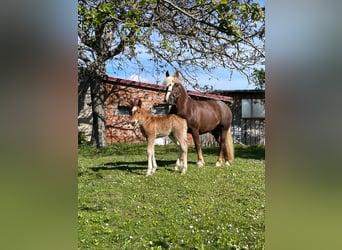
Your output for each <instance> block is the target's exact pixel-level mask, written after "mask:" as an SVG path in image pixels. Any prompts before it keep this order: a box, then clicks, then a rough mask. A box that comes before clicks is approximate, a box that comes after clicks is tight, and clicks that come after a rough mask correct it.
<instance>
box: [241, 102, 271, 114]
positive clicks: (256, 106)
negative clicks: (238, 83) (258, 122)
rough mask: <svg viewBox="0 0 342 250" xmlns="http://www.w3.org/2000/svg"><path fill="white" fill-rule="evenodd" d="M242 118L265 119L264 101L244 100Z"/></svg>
mask: <svg viewBox="0 0 342 250" xmlns="http://www.w3.org/2000/svg"><path fill="white" fill-rule="evenodd" d="M241 106H242V115H241V117H242V118H265V101H264V100H262V99H242V104H241Z"/></svg>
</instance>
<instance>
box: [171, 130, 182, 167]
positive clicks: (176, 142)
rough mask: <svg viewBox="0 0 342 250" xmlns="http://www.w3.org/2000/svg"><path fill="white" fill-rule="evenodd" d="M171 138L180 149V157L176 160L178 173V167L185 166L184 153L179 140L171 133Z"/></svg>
mask: <svg viewBox="0 0 342 250" xmlns="http://www.w3.org/2000/svg"><path fill="white" fill-rule="evenodd" d="M169 138H170V139H171V140H172V141H173V142H174V143H175V144H176V146H177V148H178V157H177V160H176V165H175V171H178V167H180V166H182V165H183V162H182V151H181V148H180V143H179V140H177V139H176V137H175V136H174V135H173V134H172V133H171V134H169Z"/></svg>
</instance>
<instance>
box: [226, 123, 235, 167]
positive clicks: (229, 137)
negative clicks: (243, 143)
mask: <svg viewBox="0 0 342 250" xmlns="http://www.w3.org/2000/svg"><path fill="white" fill-rule="evenodd" d="M226 149H227V154H228V161H229V164H231V163H232V162H233V160H234V143H233V135H232V130H231V127H229V129H228V131H227V137H226Z"/></svg>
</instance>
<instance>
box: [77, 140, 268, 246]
mask: <svg viewBox="0 0 342 250" xmlns="http://www.w3.org/2000/svg"><path fill="white" fill-rule="evenodd" d="M264 151H265V150H264V147H262V146H242V145H236V146H235V154H236V158H235V161H234V163H233V165H232V166H231V167H222V168H217V167H215V162H216V158H217V154H218V148H205V147H204V148H203V153H204V159H205V161H206V165H205V166H204V167H203V168H198V167H197V166H196V158H197V155H196V153H195V150H194V148H193V147H189V159H188V161H189V166H188V172H187V173H186V175H180V174H179V173H176V172H174V171H173V169H174V163H175V160H176V158H177V149H176V147H175V146H174V145H169V146H156V159H157V163H158V168H157V171H156V173H155V174H154V175H152V176H150V177H146V176H145V172H146V169H147V158H146V144H114V145H110V146H108V147H106V148H102V149H95V148H91V147H89V146H84V145H81V146H79V159H78V232H79V249H264V248H265V235H264V233H265V221H264V219H265V160H264Z"/></svg>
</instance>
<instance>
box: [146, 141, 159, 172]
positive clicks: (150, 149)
mask: <svg viewBox="0 0 342 250" xmlns="http://www.w3.org/2000/svg"><path fill="white" fill-rule="evenodd" d="M154 139H155V138H151V137H150V138H148V139H147V172H146V176H149V175H151V174H153V173H154V172H155V171H156V168H157V164H156V162H155V161H156V160H155V157H154Z"/></svg>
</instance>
